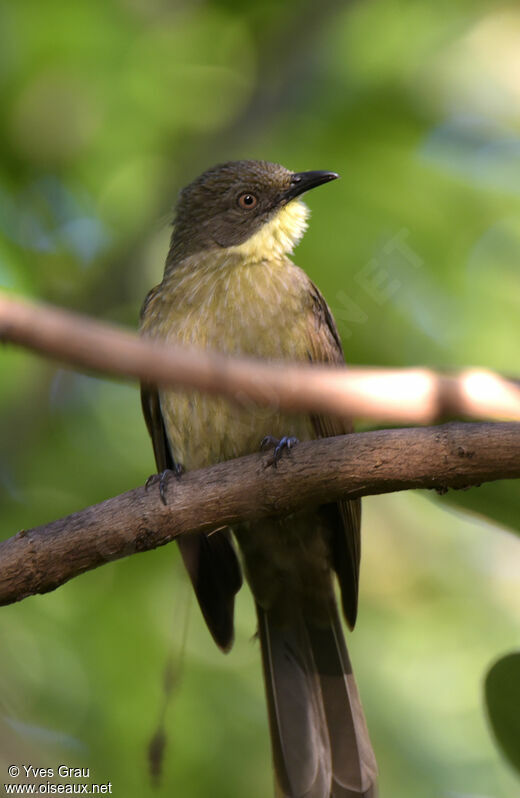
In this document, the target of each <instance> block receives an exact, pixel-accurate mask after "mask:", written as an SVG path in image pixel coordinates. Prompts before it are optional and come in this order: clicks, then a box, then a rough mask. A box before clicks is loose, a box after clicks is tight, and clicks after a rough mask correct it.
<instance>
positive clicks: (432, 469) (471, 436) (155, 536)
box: [0, 423, 520, 604]
mask: <svg viewBox="0 0 520 798" xmlns="http://www.w3.org/2000/svg"><path fill="white" fill-rule="evenodd" d="M270 461H271V455H269V454H265V455H261V454H258V455H250V456H248V457H243V458H240V459H238V460H232V461H229V462H227V463H221V464H220V465H216V466H212V467H211V468H206V469H204V470H201V471H191V472H189V473H187V474H185V475H183V476H182V478H181V479H180V480H177V479H176V478H175V477H172V479H171V480H170V483H169V485H168V494H167V495H168V506H167V507H165V506H164V505H163V504H161V502H160V500H159V492H158V488H157V485H153V484H152V485H151V486H150V487H149V489H148V490H146V489H145V488H144V487H140V488H135V489H134V490H131V491H128V492H127V493H123V494H121V495H120V496H116V497H115V498H113V499H108V500H107V501H105V502H102V503H101V504H97V505H94V506H92V507H87V508H86V509H85V510H81V511H80V512H77V513H74V514H73V515H70V516H68V517H66V518H62V519H60V520H58V521H54V522H52V523H50V524H46V525H44V526H40V527H35V528H34V529H31V530H23V531H21V532H19V533H18V534H17V535H15V536H14V537H12V538H9V539H8V540H6V541H4V542H3V543H0V604H9V603H11V602H14V601H17V600H20V599H22V598H25V597H26V596H29V595H32V594H34V593H45V592H47V591H49V590H53V589H54V588H56V587H58V585H61V584H63V583H64V582H66V581H67V580H69V579H72V578H73V577H74V576H77V575H78V574H80V573H82V572H84V571H88V570H89V569H91V568H96V567H97V566H99V565H102V564H103V563H106V562H109V561H111V560H115V559H118V558H120V557H126V556H127V555H130V554H134V553H135V552H140V551H147V550H148V549H153V548H156V547H157V546H162V545H164V544H166V543H169V542H170V541H171V540H173V539H174V538H175V537H177V536H178V535H181V534H188V533H193V532H201V531H210V530H212V529H215V528H218V527H221V526H225V525H230V524H234V523H237V522H239V521H245V520H250V519H253V518H262V517H266V516H270V515H277V514H283V513H290V512H292V511H294V510H296V509H298V508H301V507H302V506H303V507H305V506H312V505H316V504H321V503H324V502H331V501H334V500H336V499H338V498H339V497H340V496H343V497H351V498H353V497H356V496H367V495H371V494H379V493H389V492H392V491H398V490H407V489H410V488H436V489H437V490H441V491H442V490H443V489H445V488H462V487H467V486H469V485H479V484H480V483H481V482H485V481H489V480H496V479H506V478H513V477H520V424H515V423H502V424H462V423H454V424H446V425H443V426H438V427H429V428H428V427H426V428H416V429H399V430H382V431H377V432H362V433H357V434H352V435H344V436H338V437H336V438H327V439H322V440H317V441H310V442H307V443H301V444H299V445H298V446H297V447H296V448H295V449H293V450H291V452H290V453H288V454H287V455H284V456H283V458H282V460H281V461H280V463H279V464H278V467H277V468H273V467H272V465H270Z"/></svg>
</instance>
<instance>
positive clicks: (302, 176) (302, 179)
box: [284, 171, 339, 201]
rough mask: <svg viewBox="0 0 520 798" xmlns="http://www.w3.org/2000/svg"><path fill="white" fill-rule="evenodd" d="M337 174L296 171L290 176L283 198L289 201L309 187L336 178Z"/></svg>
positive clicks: (314, 186)
mask: <svg viewBox="0 0 520 798" xmlns="http://www.w3.org/2000/svg"><path fill="white" fill-rule="evenodd" d="M338 177H339V175H338V174H337V173H336V172H320V171H318V172H296V173H295V174H294V175H293V176H292V178H291V185H290V186H289V188H288V190H287V191H286V192H285V194H284V198H285V199H286V200H287V201H289V200H292V199H294V198H295V197H299V196H300V194H303V193H304V192H305V191H309V189H311V188H316V186H321V185H322V184H323V183H329V182H330V181H331V180H337V178H338Z"/></svg>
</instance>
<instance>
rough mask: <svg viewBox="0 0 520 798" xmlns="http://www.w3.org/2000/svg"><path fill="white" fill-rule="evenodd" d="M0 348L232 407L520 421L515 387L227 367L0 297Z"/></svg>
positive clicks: (342, 371) (475, 374) (390, 418)
mask: <svg viewBox="0 0 520 798" xmlns="http://www.w3.org/2000/svg"><path fill="white" fill-rule="evenodd" d="M0 339H3V340H5V341H11V342H13V343H17V344H21V345H22V346H25V347H27V348H28V349H32V350H33V351H36V352H40V353H42V354H44V355H46V356H48V357H52V358H55V359H58V360H60V361H62V362H65V363H68V364H69V365H72V366H76V367H78V368H80V369H90V370H93V371H98V372H103V373H106V374H109V375H112V376H119V377H133V378H136V379H143V380H145V381H148V382H152V383H155V384H158V385H168V386H173V387H177V388H196V389H198V390H201V391H205V392H207V393H216V394H221V395H223V396H226V397H228V398H229V399H231V400H232V401H235V402H238V403H246V402H255V403H257V404H260V405H270V406H274V407H280V408H283V409H285V410H288V411H296V412H298V411H302V412H305V411H313V412H316V413H318V412H320V413H328V414H331V415H340V416H351V417H354V418H364V419H368V420H373V421H377V422H379V423H382V422H392V423H408V424H427V423H432V422H434V421H436V420H439V419H442V418H446V417H457V416H458V417H460V416H463V417H464V416H467V417H473V418H489V419H497V420H511V421H520V386H519V385H518V383H516V382H514V381H508V380H506V379H504V378H502V377H500V376H498V375H497V374H493V373H491V372H487V371H482V370H475V369H473V370H467V371H465V372H462V373H461V374H459V375H458V376H457V375H452V376H449V375H438V374H435V373H434V372H432V371H430V370H429V369H421V368H416V369H402V370H397V369H366V368H330V367H325V366H292V365H287V364H286V363H284V364H281V363H280V364H272V363H269V364H268V363H265V362H262V361H259V360H254V359H246V358H228V357H224V356H223V355H221V354H218V353H215V352H207V351H201V350H189V349H185V348H181V347H173V346H171V345H168V346H166V345H163V344H160V343H158V342H152V341H145V340H142V339H139V338H138V337H137V336H136V335H134V334H132V333H129V332H126V331H123V330H120V329H117V328H116V327H113V326H111V325H108V324H103V323H100V322H97V321H94V320H91V319H88V318H85V317H81V316H77V315H74V314H72V313H67V312H65V311H62V310H58V309H53V308H49V307H45V306H42V305H33V304H29V303H27V302H22V301H19V300H14V299H12V298H9V297H8V296H7V295H5V294H1V293H0Z"/></svg>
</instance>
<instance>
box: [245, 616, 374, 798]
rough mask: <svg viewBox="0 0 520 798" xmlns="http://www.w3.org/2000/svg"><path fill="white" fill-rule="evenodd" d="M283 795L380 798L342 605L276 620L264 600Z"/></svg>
mask: <svg viewBox="0 0 520 798" xmlns="http://www.w3.org/2000/svg"><path fill="white" fill-rule="evenodd" d="M257 614H258V628H259V636H260V643H261V648H262V661H263V667H264V679H265V688H266V694H267V707H268V714H269V725H270V730H271V742H272V749H273V761H274V770H275V778H276V793H277V795H278V796H280V798H281V797H282V796H283V798H376V797H377V783H376V781H377V765H376V761H375V757H374V753H373V751H372V745H371V743H370V738H369V736H368V730H367V726H366V722H365V717H364V714H363V709H362V707H361V702H360V699H359V694H358V690H357V687H356V682H355V680H354V674H353V673H352V667H351V664H350V659H349V656H348V653H347V648H346V645H345V640H344V637H343V631H342V629H341V625H340V621H339V618H338V614H337V610H336V608H335V607H331V611H330V624H329V625H327V626H325V627H323V626H320V627H318V626H315V625H311V624H310V623H309V622H308V621H306V620H304V618H303V616H301V618H300V619H299V620H297V621H296V622H295V623H294V624H293V625H292V626H291V627H280V626H277V625H276V624H275V623H274V622H273V620H272V618H271V617H270V614H269V613H268V612H265V611H264V610H262V609H261V607H259V606H257Z"/></svg>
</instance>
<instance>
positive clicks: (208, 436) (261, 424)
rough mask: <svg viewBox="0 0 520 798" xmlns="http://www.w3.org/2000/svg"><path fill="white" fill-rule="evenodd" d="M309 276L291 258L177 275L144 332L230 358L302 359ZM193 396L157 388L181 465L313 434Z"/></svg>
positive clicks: (266, 412) (282, 419)
mask: <svg viewBox="0 0 520 798" xmlns="http://www.w3.org/2000/svg"><path fill="white" fill-rule="evenodd" d="M307 286H308V278H307V277H306V275H305V274H304V273H303V272H301V270H300V269H298V268H297V267H295V266H294V265H293V264H292V263H291V262H290V261H285V262H279V263H272V264H271V263H268V262H262V263H256V264H252V265H248V266H247V265H242V264H240V263H237V264H235V265H232V266H228V267H226V266H224V267H223V268H222V269H220V270H216V269H214V268H213V269H211V268H209V267H208V269H207V271H206V273H205V274H204V273H200V274H196V273H195V274H194V273H190V272H187V273H185V274H182V273H180V274H174V275H173V278H172V280H171V283H170V284H168V283H167V284H166V285H164V286H163V287H161V289H160V291H159V292H158V294H157V296H156V297H155V298H153V299H152V303H153V306H152V307H150V308H149V309H148V310H147V313H146V315H145V320H144V324H143V329H144V332H146V334H149V335H153V336H154V337H155V336H157V337H161V338H164V339H166V340H168V341H172V343H173V342H175V343H180V344H185V345H188V346H196V347H200V348H207V349H213V350H215V351H218V352H223V353H225V354H230V355H249V356H255V357H260V358H263V359H268V360H291V361H302V360H303V361H306V360H307V359H308V347H307V343H306V342H307V338H308V323H309V313H310V298H309V291H308V290H306V289H307ZM237 400H238V401H237V403H232V402H229V401H228V400H226V399H224V398H221V397H214V396H208V395H206V394H202V393H199V392H198V391H190V392H179V391H162V392H161V393H160V401H161V411H162V414H163V418H164V421H165V427H166V431H167V435H168V438H169V441H170V446H171V448H172V452H173V456H174V458H175V459H176V461H177V462H181V463H182V464H183V465H184V466H185V467H186V468H188V469H190V468H201V467H204V466H205V465H208V464H211V463H215V462H219V461H222V460H227V459H230V458H232V457H239V456H241V455H244V454H249V453H251V452H254V451H257V450H258V448H259V445H260V441H261V439H262V438H263V437H264V436H265V435H268V434H269V435H273V436H275V437H282V436H283V435H295V436H296V437H298V438H300V439H305V438H309V437H312V430H311V424H310V421H309V420H308V419H307V418H305V417H302V416H290V415H287V414H282V413H280V412H279V411H278V410H276V409H273V408H265V407H259V406H257V405H253V404H252V403H250V402H249V403H247V404H244V403H243V402H242V403H241V402H240V397H237Z"/></svg>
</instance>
